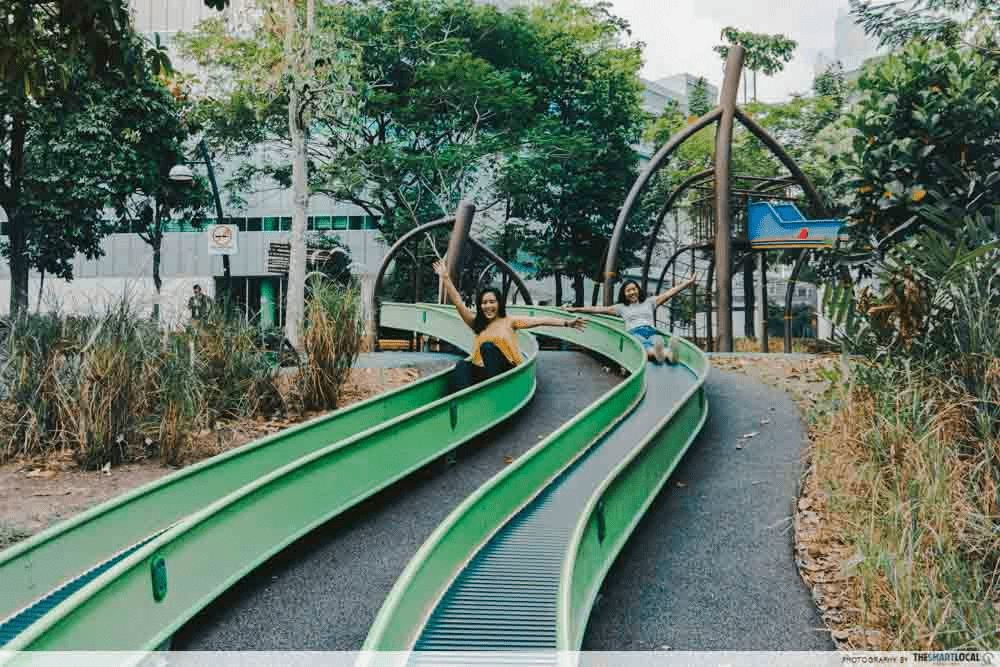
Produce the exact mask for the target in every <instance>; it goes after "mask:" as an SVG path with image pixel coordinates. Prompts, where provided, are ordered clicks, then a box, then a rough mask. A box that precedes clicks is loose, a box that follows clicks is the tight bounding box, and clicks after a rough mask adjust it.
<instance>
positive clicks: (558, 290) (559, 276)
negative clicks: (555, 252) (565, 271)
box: [552, 271, 562, 308]
mask: <svg viewBox="0 0 1000 667" xmlns="http://www.w3.org/2000/svg"><path fill="white" fill-rule="evenodd" d="M553 277H554V278H555V280H556V302H555V303H554V304H552V305H553V306H556V307H557V308H558V307H559V306H561V305H562V271H556V272H555V273H553Z"/></svg>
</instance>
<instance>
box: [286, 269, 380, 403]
mask: <svg viewBox="0 0 1000 667" xmlns="http://www.w3.org/2000/svg"><path fill="white" fill-rule="evenodd" d="M310 287H311V293H310V297H309V300H308V302H307V304H306V325H305V327H304V329H303V332H302V347H303V350H304V351H305V354H306V357H307V359H308V363H307V364H305V366H304V367H303V368H302V370H301V372H300V373H299V376H298V386H299V391H300V392H301V395H302V396H303V397H304V404H305V407H306V408H320V409H332V408H336V407H337V397H338V395H339V393H340V389H341V387H343V385H344V383H345V382H346V381H347V377H348V374H349V373H350V370H351V366H353V365H354V361H355V360H356V359H357V356H358V350H359V349H360V347H361V339H362V337H363V336H364V322H362V319H361V293H360V290H359V289H358V287H357V285H350V286H348V287H344V286H341V285H336V284H333V283H329V282H327V281H325V280H322V279H313V280H312V281H310Z"/></svg>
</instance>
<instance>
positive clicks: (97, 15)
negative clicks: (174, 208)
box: [0, 0, 181, 311]
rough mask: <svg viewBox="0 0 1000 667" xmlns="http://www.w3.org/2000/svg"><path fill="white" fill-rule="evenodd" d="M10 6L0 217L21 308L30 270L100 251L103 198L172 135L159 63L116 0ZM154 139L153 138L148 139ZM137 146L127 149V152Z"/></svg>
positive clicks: (15, 302)
mask: <svg viewBox="0 0 1000 667" xmlns="http://www.w3.org/2000/svg"><path fill="white" fill-rule="evenodd" d="M54 4H56V3H28V2H26V3H18V4H17V7H15V8H13V9H12V11H11V13H10V15H9V16H8V17H7V20H6V21H5V22H3V23H4V25H3V26H2V27H0V31H3V32H4V33H5V36H8V35H6V32H7V31H9V30H13V31H14V34H13V35H9V36H10V37H11V39H10V40H0V44H3V46H2V47H0V77H2V80H0V106H2V107H3V108H4V110H5V114H4V116H3V119H2V120H0V207H3V209H4V210H5V212H6V214H7V217H8V219H9V221H10V222H9V225H8V227H9V236H8V243H6V244H5V245H4V248H3V252H4V254H5V256H6V257H7V258H8V259H9V261H10V265H11V274H12V279H13V280H12V283H13V289H12V290H11V309H12V311H16V310H17V309H19V308H22V307H24V306H25V305H26V304H27V291H26V288H27V274H28V269H29V267H31V266H34V267H35V268H37V269H39V270H41V271H43V272H46V273H53V274H56V275H58V276H60V277H63V278H70V277H71V276H72V271H71V267H72V259H73V257H74V256H75V254H76V253H78V252H80V253H83V254H85V255H86V256H88V257H94V256H96V255H98V254H99V253H100V239H101V237H102V236H103V235H105V234H106V233H108V232H109V231H111V230H112V226H111V225H109V224H107V223H106V221H105V220H104V216H103V211H104V208H105V206H107V205H109V204H111V203H112V202H111V201H110V197H112V196H113V195H114V194H115V193H119V192H122V191H126V192H129V191H131V190H132V189H133V186H134V183H135V179H136V177H137V174H139V173H145V172H146V171H147V164H146V163H143V160H147V161H148V160H150V159H152V160H154V161H160V160H163V159H170V157H171V156H169V155H168V156H161V155H156V156H155V157H152V158H151V157H150V156H149V155H148V150H147V153H146V154H145V155H142V154H141V149H142V148H143V147H148V148H149V149H153V148H155V147H154V146H152V144H153V143H154V142H156V141H157V135H158V134H159V133H164V134H165V135H166V136H167V137H169V138H170V139H171V140H172V139H173V138H175V137H176V136H177V135H178V134H180V133H181V131H180V130H179V129H178V127H179V123H180V121H179V119H178V118H176V117H172V116H170V115H169V114H170V112H171V110H172V107H171V100H170V98H169V95H167V93H166V91H165V90H163V88H162V86H160V85H159V84H158V83H157V82H156V81H155V80H154V78H153V76H154V74H155V73H156V72H163V71H165V70H166V69H168V68H169V61H168V60H167V59H166V57H165V52H164V51H163V50H162V48H160V46H159V45H158V44H153V45H152V46H150V47H147V45H146V44H145V43H144V42H143V41H142V40H141V39H140V38H139V37H138V36H137V35H136V34H135V33H134V32H133V30H132V27H131V24H130V20H129V18H128V17H129V15H128V7H127V3H124V2H121V1H119V0H115V1H113V2H104V1H100V2H98V1H95V0H68V1H67V2H62V3H58V7H56V8H55V9H58V11H53V9H54V7H53V6H52V5H54ZM157 147H158V146H157ZM137 148H138V149H140V150H139V151H138V152H137V150H136V149H137Z"/></svg>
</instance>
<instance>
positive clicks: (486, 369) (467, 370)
mask: <svg viewBox="0 0 1000 667" xmlns="http://www.w3.org/2000/svg"><path fill="white" fill-rule="evenodd" d="M479 356H481V357H482V359H483V365H482V366H477V365H475V364H474V363H472V362H471V361H469V360H468V359H463V360H462V361H460V362H458V363H457V364H455V370H454V371H452V373H451V379H450V380H449V381H448V393H449V394H454V393H455V392H456V391H461V390H462V389H465V388H466V387H471V386H472V385H474V384H476V383H479V382H482V381H483V380H488V379H489V378H491V377H493V376H495V375H499V374H500V373H503V372H504V371H508V370H510V369H511V368H513V367H514V364H512V363H510V361H508V360H507V357H505V356H503V352H501V351H500V348H498V347H497V346H496V345H494V344H493V343H483V344H482V345H480V346H479Z"/></svg>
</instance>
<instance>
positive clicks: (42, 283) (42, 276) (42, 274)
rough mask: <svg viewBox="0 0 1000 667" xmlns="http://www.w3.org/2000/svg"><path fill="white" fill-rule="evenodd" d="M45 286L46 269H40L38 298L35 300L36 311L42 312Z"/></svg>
mask: <svg viewBox="0 0 1000 667" xmlns="http://www.w3.org/2000/svg"><path fill="white" fill-rule="evenodd" d="M44 288H45V271H40V272H39V274H38V300H37V301H35V312H36V313H41V312H42V294H43V293H44V292H43V290H44Z"/></svg>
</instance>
